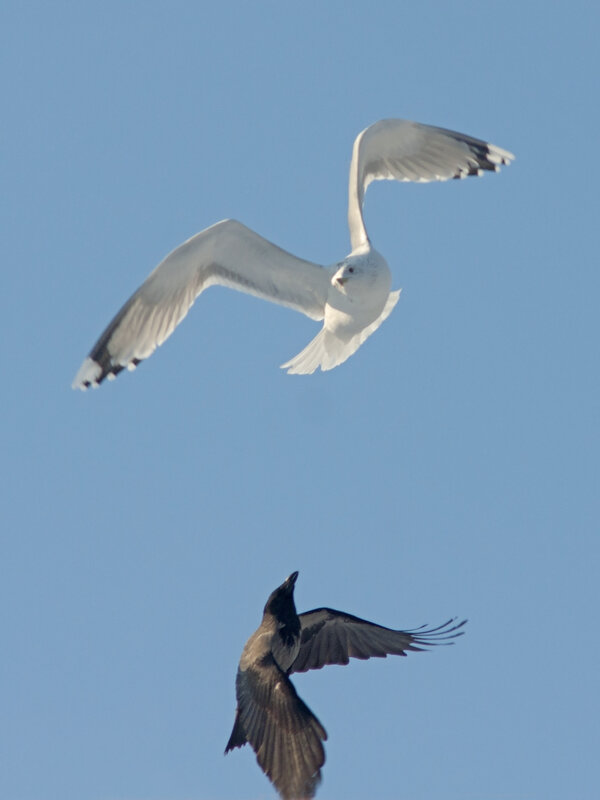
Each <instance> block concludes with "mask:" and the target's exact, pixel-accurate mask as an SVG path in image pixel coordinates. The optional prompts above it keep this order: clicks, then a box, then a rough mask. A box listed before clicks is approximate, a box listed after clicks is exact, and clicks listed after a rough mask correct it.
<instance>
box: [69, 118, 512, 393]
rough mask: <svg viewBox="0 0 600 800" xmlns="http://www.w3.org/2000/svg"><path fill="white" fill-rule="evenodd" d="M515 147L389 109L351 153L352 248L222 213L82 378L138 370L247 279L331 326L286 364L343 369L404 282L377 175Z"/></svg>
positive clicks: (107, 337) (105, 343) (407, 176)
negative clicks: (366, 212) (313, 256)
mask: <svg viewBox="0 0 600 800" xmlns="http://www.w3.org/2000/svg"><path fill="white" fill-rule="evenodd" d="M513 158H514V156H513V154H512V153H509V152H508V151H507V150H502V149H501V148H500V147H496V146H495V145H493V144H489V143H488V142H484V141H482V140H481V139H474V138H472V137H471V136H466V135H465V134H463V133H456V132H455V131H450V130H446V129H444V128H436V127H433V126H430V125H423V124H421V123H418V122H411V121H409V120H404V119H383V120H380V121H379V122H375V123H374V124H373V125H371V126H370V127H368V128H366V129H365V130H364V131H362V133H360V134H359V135H358V136H357V137H356V141H355V142H354V149H353V152H352V161H351V163H350V182H349V188H348V225H349V228H350V242H351V244H352V251H351V253H350V254H349V255H348V256H346V258H344V259H342V261H339V262H337V263H335V264H333V265H331V266H329V267H323V266H321V265H319V264H313V263H312V262H310V261H304V260H303V259H301V258H297V257H296V256H294V255H292V254H291V253H288V252H286V251H285V250H282V249H281V248H279V247H277V246H276V245H274V244H272V243H271V242H269V241H267V239H263V237H262V236H259V235H258V234H257V233H255V232H254V231H252V230H250V228H247V227H246V226H245V225H242V223H241V222H237V221H236V220H233V219H226V220H223V221H222V222H217V223H216V224H215V225H212V226H211V227H210V228H206V229H205V230H203V231H201V232H200V233H197V234H196V235H195V236H192V238H191V239H188V240H187V242H184V243H183V244H182V245H180V246H179V247H177V248H176V249H175V250H173V252H171V253H169V255H168V256H167V257H166V258H165V259H164V261H162V262H161V263H160V264H159V265H158V266H157V267H156V269H155V270H154V271H153V272H151V273H150V275H149V276H148V277H147V278H146V280H145V281H144V283H143V284H142V285H141V286H140V288H139V289H138V290H137V291H136V292H135V293H134V294H133V295H132V296H131V297H130V298H129V300H127V302H126V303H125V305H124V306H123V307H122V308H121V310H120V311H119V312H118V313H117V315H116V316H115V317H114V319H113V320H112V321H111V322H110V323H109V325H108V327H107V328H106V330H105V331H104V333H103V334H102V335H101V336H100V338H99V339H98V341H97V342H96V344H95V345H94V347H93V348H92V350H91V352H90V354H89V355H88V357H87V358H86V359H85V360H84V362H83V364H82V365H81V367H80V368H79V371H78V373H77V375H76V376H75V379H74V381H73V388H74V389H87V388H88V387H89V386H93V387H97V386H99V384H100V383H101V382H102V381H103V380H104V378H106V377H108V378H111V379H112V378H114V377H115V376H116V375H117V374H118V373H119V372H121V370H122V369H124V368H125V367H127V369H129V370H132V369H135V367H136V366H137V365H138V364H139V362H140V361H142V360H143V359H144V358H148V356H149V355H151V354H152V353H153V352H154V350H155V349H156V348H157V347H158V346H159V345H161V344H162V343H163V342H164V341H165V339H167V338H168V337H169V336H170V335H171V334H172V333H173V331H174V330H175V328H176V327H177V325H178V324H179V323H180V322H181V320H182V319H183V318H184V317H185V315H186V314H187V312H188V310H189V308H190V306H191V305H192V304H193V302H194V300H195V299H196V298H197V297H198V295H199V294H200V293H201V292H203V291H204V290H205V289H207V288H208V287H209V286H214V285H220V286H228V287H230V288H231V289H237V290H238V291H241V292H246V293H247V294H253V295H256V296H257V297H262V298H263V299H265V300H270V301H271V302H273V303H279V304H280V305H284V306H289V307H290V308H293V309H295V310H296V311H301V312H302V313H303V314H306V315H307V316H308V317H311V318H312V319H316V320H323V327H322V328H321V330H320V331H319V333H318V334H317V335H316V336H315V338H314V339H313V340H312V341H311V342H310V343H309V344H308V345H307V346H306V347H305V348H304V350H302V351H301V352H300V353H298V355H297V356H295V357H294V358H292V359H291V360H290V361H287V362H286V363H285V364H282V368H284V369H287V371H288V373H292V374H310V373H313V372H314V371H315V370H316V369H317V368H318V367H320V368H321V369H322V370H329V369H333V367H337V366H338V364H341V363H343V362H344V361H346V359H347V358H349V357H350V356H351V355H352V354H353V353H354V352H355V351H356V350H357V349H358V348H359V347H360V345H361V344H362V343H363V342H364V341H365V339H367V337H368V336H370V335H371V334H372V333H373V332H374V331H375V330H377V328H378V327H379V326H380V325H381V323H382V322H383V321H384V320H385V319H386V318H387V317H388V316H389V315H390V313H391V311H392V309H393V308H394V306H395V305H396V303H397V302H398V298H399V296H400V291H391V273H390V270H389V267H388V265H387V263H386V261H385V259H384V258H383V256H382V255H381V254H380V253H378V252H377V250H375V248H374V247H373V246H372V245H371V242H370V240H369V237H368V235H367V231H366V228H365V223H364V219H363V214H362V208H363V200H364V195H365V191H366V189H367V187H368V186H369V184H370V183H371V181H376V180H396V181H415V182H417V183H425V182H428V181H445V180H448V179H449V178H465V177H467V176H468V175H481V174H482V173H483V171H484V170H491V171H494V172H497V171H498V170H499V169H500V166H501V165H502V164H510V162H511V161H512V160H513Z"/></svg>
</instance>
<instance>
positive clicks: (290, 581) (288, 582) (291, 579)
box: [285, 572, 298, 589]
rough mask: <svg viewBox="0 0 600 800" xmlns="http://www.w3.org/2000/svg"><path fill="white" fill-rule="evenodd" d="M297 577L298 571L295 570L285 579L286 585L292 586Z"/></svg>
mask: <svg viewBox="0 0 600 800" xmlns="http://www.w3.org/2000/svg"><path fill="white" fill-rule="evenodd" d="M297 578H298V573H297V572H292V574H291V575H290V577H289V578H287V579H286V581H285V583H286V586H288V587H289V588H290V589H291V588H293V587H294V585H295V583H296V580H297Z"/></svg>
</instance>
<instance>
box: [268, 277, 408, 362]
mask: <svg viewBox="0 0 600 800" xmlns="http://www.w3.org/2000/svg"><path fill="white" fill-rule="evenodd" d="M399 297H400V291H397V292H390V296H389V297H388V299H387V302H386V304H385V307H384V309H383V311H382V312H381V314H380V315H379V316H378V317H377V319H376V320H375V321H374V322H372V323H371V324H370V325H368V326H367V327H366V328H364V329H363V330H362V331H360V333H357V334H356V336H353V337H352V338H351V339H347V340H344V339H340V338H339V337H337V336H336V335H335V333H332V331H329V330H327V328H325V327H324V328H322V329H321V331H319V333H318V334H317V335H316V336H315V338H314V339H313V340H312V341H311V342H309V343H308V345H307V346H306V347H305V348H304V350H302V351H301V352H300V353H298V355H297V356H295V357H294V358H292V359H290V360H289V361H286V362H285V364H282V365H281V369H287V372H288V375H312V373H313V372H314V371H315V370H316V369H317V368H318V367H320V368H321V369H322V370H323V372H326V371H327V370H329V369H333V368H334V367H337V366H339V365H340V364H343V363H344V361H346V359H348V358H350V356H351V355H352V354H353V353H355V352H356V351H357V350H358V348H359V347H360V346H361V344H362V343H363V342H364V341H365V340H366V339H367V338H368V337H369V336H370V335H371V334H372V333H373V332H374V331H376V330H377V328H378V327H379V326H380V325H381V323H382V322H383V321H384V320H385V319H387V318H388V317H389V315H390V314H391V313H392V309H393V308H394V306H395V305H396V303H397V302H398V299H399Z"/></svg>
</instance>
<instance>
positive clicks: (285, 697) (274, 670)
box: [225, 653, 327, 800]
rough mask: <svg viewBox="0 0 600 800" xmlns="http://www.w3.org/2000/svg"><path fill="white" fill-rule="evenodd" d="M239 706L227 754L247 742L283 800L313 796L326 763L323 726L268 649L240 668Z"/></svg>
mask: <svg viewBox="0 0 600 800" xmlns="http://www.w3.org/2000/svg"><path fill="white" fill-rule="evenodd" d="M236 689H237V699H238V709H237V713H236V720H235V724H234V728H233V732H232V734H231V738H230V740H229V742H228V744H227V748H226V750H225V752H226V753H227V752H228V751H229V750H231V749H233V748H234V747H240V746H241V745H243V744H244V743H245V741H248V742H249V743H250V745H251V746H252V749H253V750H254V752H255V753H256V760H257V761H258V763H259V765H260V767H261V769H262V770H263V772H264V773H265V775H267V777H268V778H269V780H270V781H271V782H272V783H273V785H274V786H275V788H276V789H277V791H278V792H279V794H280V795H281V797H282V798H284V800H293V799H294V798H296V799H297V798H309V797H314V794H315V791H316V788H317V786H318V784H319V781H320V779H321V774H320V770H321V767H322V766H323V764H324V763H325V751H324V749H323V744H322V742H323V741H324V740H325V739H327V733H326V732H325V729H324V728H323V726H322V725H321V723H320V722H319V720H318V719H317V718H316V717H315V715H314V714H313V713H312V711H311V710H310V709H309V708H308V706H307V705H306V704H305V703H304V702H303V701H302V700H301V699H300V697H298V694H297V693H296V690H295V689H294V687H293V685H292V683H291V681H290V679H289V678H288V677H287V675H286V674H285V673H284V672H282V671H281V669H280V668H279V667H278V666H277V664H276V662H275V660H274V659H273V656H272V655H271V654H270V653H269V654H267V655H265V656H264V657H263V658H261V659H260V660H259V661H258V662H255V663H254V664H253V665H252V666H251V667H250V668H249V669H246V670H242V669H240V670H238V675H237V680H236Z"/></svg>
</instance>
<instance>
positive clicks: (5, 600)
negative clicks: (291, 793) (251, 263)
mask: <svg viewBox="0 0 600 800" xmlns="http://www.w3.org/2000/svg"><path fill="white" fill-rule="evenodd" d="M599 26H600V12H599V11H598V9H597V8H596V7H595V6H594V4H593V3H583V2H581V3H577V2H575V3H572V4H568V5H567V4H559V3H547V2H516V1H510V0H508V1H507V2H502V3H497V2H488V3H481V2H475V1H473V2H457V3H442V2H421V3H415V2H410V3H409V2H397V0H394V2H373V3H370V4H366V5H365V4H364V3H363V4H348V3H347V2H337V1H335V2H327V3H316V2H305V3H303V4H300V5H294V7H293V8H292V5H290V4H286V3H281V2H278V3H275V2H272V3H271V2H269V3H267V2H253V3H230V4H226V3H221V4H219V3H214V4H210V5H208V4H205V3H200V2H172V1H171V2H169V3H157V2H148V3H144V4H141V3H129V2H118V3H117V2H112V1H111V0H105V1H104V2H102V3H65V2H55V3H47V2H44V3H41V2H31V3H24V2H10V1H9V2H8V3H5V4H4V5H3V8H2V11H0V61H1V64H0V67H1V69H0V84H1V87H0V88H1V97H2V106H3V114H2V117H3V124H2V133H1V152H0V172H1V182H2V192H1V193H0V204H1V209H0V211H1V214H0V226H1V228H2V242H3V253H4V255H3V267H2V270H1V271H0V276H1V277H0V280H1V285H2V296H3V325H4V343H3V347H2V372H3V375H4V388H3V392H2V395H3V401H2V407H3V413H2V422H1V423H0V424H1V425H2V447H1V452H2V455H1V458H2V464H3V466H2V480H1V491H2V494H3V495H4V497H3V499H2V502H1V508H2V512H1V513H2V520H3V521H2V525H1V528H2V532H1V551H0V570H1V573H2V577H1V580H0V608H1V612H0V613H1V615H2V623H1V630H2V633H1V637H2V659H1V662H2V667H1V675H2V680H1V683H0V695H1V696H0V707H1V709H2V711H1V715H0V720H1V721H0V759H1V768H0V796H1V797H3V798H6V799H7V800H192V799H193V800H259V799H261V798H271V797H273V796H274V792H273V791H272V789H271V787H270V785H269V784H268V782H267V781H266V779H265V778H264V776H263V775H262V773H261V772H260V770H259V769H258V767H257V766H256V764H255V761H254V755H253V754H252V752H251V751H250V750H249V748H246V749H245V750H244V751H242V752H240V751H236V752H235V753H233V754H231V755H229V756H228V757H227V758H225V757H224V756H223V749H224V747H225V744H226V742H227V738H228V736H229V733H230V729H231V725H232V722H233V715H234V708H235V696H234V678H235V671H236V667H237V661H238V658H239V654H240V652H241V649H242V647H243V645H244V642H245V640H246V638H247V637H248V635H249V634H250V633H251V632H252V631H253V629H254V628H255V627H256V625H257V624H258V622H259V619H260V614H261V610H262V606H263V604H264V602H265V600H266V597H267V596H268V594H269V592H270V591H271V590H272V589H273V588H274V587H275V586H276V585H277V584H278V583H280V582H281V580H283V579H284V578H285V577H286V576H287V575H288V574H289V573H290V572H291V571H292V570H296V569H297V570H299V571H300V578H299V581H298V585H297V592H296V596H297V601H298V605H299V607H300V608H301V609H305V610H306V609H308V608H313V607H315V606H319V605H329V606H332V607H334V608H340V609H344V610H347V611H350V612H353V613H355V614H358V615H360V616H364V617H366V618H368V619H372V620H375V621H377V622H380V623H382V624H385V625H388V626H393V627H412V626H415V625H419V624H421V623H431V624H433V623H437V622H442V621H444V620H445V619H447V618H448V617H449V616H451V615H459V616H461V617H463V616H466V617H468V618H469V620H470V622H469V626H468V629H467V634H466V635H465V636H464V637H463V638H462V639H461V640H460V641H459V642H458V643H457V645H456V646H455V647H452V648H439V649H438V650H436V651H433V652H431V653H427V654H414V655H411V656H409V657H408V658H406V659H398V658H396V659H387V660H385V661H382V660H373V661H369V662H366V663H359V662H355V663H353V664H351V665H350V666H349V667H344V668H341V667H330V668H329V669H326V670H323V671H320V672H314V673H310V674H307V675H301V676H298V677H297V678H296V680H295V684H296V686H297V688H298V690H299V692H300V694H301V695H302V697H303V698H304V699H305V700H306V702H307V703H308V704H309V706H310V707H311V708H312V709H313V710H314V711H315V713H316V714H317V716H318V717H319V718H320V719H321V721H322V722H323V724H324V725H325V727H326V728H327V731H328V733H329V742H328V743H327V763H326V765H325V770H324V783H323V785H322V787H321V789H320V792H319V795H318V797H319V798H322V800H327V799H329V800H340V798H344V800H364V798H369V797H371V798H373V797H377V798H380V799H381V800H402V799H403V798H406V800H442V799H443V800H559V798H560V799H561V800H563V799H564V798H565V797H571V798H577V800H592V798H596V797H597V791H598V788H597V783H598V781H597V770H596V764H597V759H598V741H599V732H600V731H599V721H598V720H599V718H600V715H599V713H598V712H599V709H598V705H599V703H598V700H599V689H598V661H599V660H600V644H599V643H598V636H597V634H596V631H595V627H594V626H595V624H596V623H597V616H598V575H599V571H600V564H599V560H600V559H599V556H600V544H599V539H598V535H599V530H598V512H599V500H598V496H599V493H598V488H599V487H598V449H599V425H598V422H599V400H600V398H599V388H600V386H599V384H600V378H599V374H600V372H599V367H600V364H599V357H598V351H599V346H598V342H599V325H598V297H599V295H600V269H599V267H598V256H597V252H598V157H597V150H598V144H597V138H598V130H599V129H600V110H599V106H598V74H599V68H600V58H599V55H598V42H597V32H598V30H599ZM389 116H398V117H407V118H409V119H416V120H420V121H423V122H429V123H433V124H437V125H441V126H445V127H450V128H454V129H457V130H460V131H464V132H466V133H469V134H471V135H474V136H478V137H482V138H486V139H489V140H490V141H492V142H494V143H495V144H498V145H499V146H501V147H504V148H507V149H509V150H512V151H513V152H514V153H516V156H517V160H516V162H515V163H514V165H513V166H511V167H510V168H508V169H505V170H503V172H502V173H500V174H499V175H486V176H485V177H484V178H482V179H480V180H468V181H463V182H458V181H453V182H450V183H448V184H444V185H435V186H434V185H427V186H409V185H398V184H387V183H386V184H377V185H373V186H372V187H371V188H370V189H369V192H368V195H367V204H366V217H367V223H368V226H369V232H370V234H371V237H372V239H373V242H374V244H375V246H376V247H377V248H378V250H380V251H381V252H382V253H383V254H384V255H385V256H386V258H387V260H388V262H389V264H390V267H391V269H392V272H393V276H394V280H393V283H394V288H399V287H402V288H403V293H402V297H401V299H400V302H399V304H398V306H397V307H396V309H395V311H394V312H393V314H392V316H391V317H390V319H389V320H388V321H387V322H385V323H384V325H383V326H382V328H381V329H380V330H379V331H378V332H377V333H376V334H375V335H374V336H373V337H372V338H371V339H370V340H369V341H368V342H367V343H366V344H365V345H364V346H363V347H362V348H361V349H360V350H359V351H358V353H357V354H356V355H355V356H354V357H353V358H352V359H351V360H350V361H348V362H347V363H346V364H344V365H343V366H342V367H340V368H338V369H336V370H334V371H333V372H331V373H326V374H322V373H318V374H315V375H314V376H312V377H308V378H302V377H290V376H287V375H285V374H284V372H282V371H281V370H279V369H278V365H279V364H280V363H282V362H283V361H285V360H287V359H288V358H290V357H291V356H292V355H294V354H296V353H297V352H298V351H299V350H300V349H301V348H302V347H303V346H304V345H305V344H306V343H307V342H308V341H309V339H311V338H312V337H313V335H314V334H315V333H316V331H317V330H318V327H317V325H316V324H315V323H314V322H311V321H310V320H308V319H306V318H304V317H301V316H300V315H298V314H295V313H294V312H292V311H290V310H287V309H282V308H278V307H276V306H273V305H270V304H267V303H264V302H261V301H259V300H255V299H252V298H249V297H247V296H244V295H240V294H236V293H235V292H231V291H227V290H223V289H213V290H210V292H207V293H206V294H205V295H203V296H202V297H201V298H200V300H199V301H198V303H197V304H196V306H195V307H194V309H193V311H192V313H191V314H190V316H189V317H188V319H187V320H186V321H185V323H184V325H183V326H182V327H181V328H180V329H178V331H177V332H176V334H175V335H174V336H173V337H172V339H170V340H169V341H168V342H167V343H166V344H165V345H164V346H163V347H162V348H161V349H160V350H158V351H157V353H156V354H155V355H154V356H153V357H152V359H151V360H150V361H148V362H146V363H145V364H143V365H142V366H141V367H140V368H139V369H138V370H137V372H136V373H134V374H133V375H129V374H125V375H123V376H121V377H120V378H119V379H118V380H117V381H116V382H114V383H110V384H108V383H107V384H104V385H103V386H102V387H101V389H100V390H98V391H96V392H88V393H87V394H85V395H84V394H81V393H79V392H77V393H76V392H73V391H71V389H70V383H71V380H72V378H73V376H74V374H75V372H76V370H77V368H78V367H79V364H80V362H81V360H82V359H83V357H84V356H85V355H86V353H87V352H88V350H89V348H90V347H91V345H92V344H93V342H94V340H95V338H96V337H97V335H98V334H99V333H100V332H101V330H102V328H103V327H104V325H105V324H106V323H107V322H108V320H109V319H110V317H111V316H112V314H113V313H114V312H115V311H116V310H117V309H118V307H119V306H120V304H121V303H122V302H123V301H124V300H125V299H126V298H127V297H128V295H129V294H130V293H131V292H132V291H133V290H134V289H135V288H136V286H137V285H138V284H139V283H140V282H141V280H142V279H143V278H144V277H145V276H146V275H147V273H148V272H149V271H150V270H151V269H152V268H153V267H154V266H155V265H156V264H157V263H158V261H160V259H161V258H162V257H163V256H164V255H165V254H166V253H167V252H168V251H169V250H171V249H172V248H173V247H175V246H176V245H177V244H179V243H180V242H182V241H183V240H184V239H185V238H187V237H188V236H190V235H192V234H194V233H195V232H197V231H199V230H201V229H202V228H204V227H207V226H208V225H210V224H212V223H214V222H216V221H217V220H220V219H223V218H224V217H235V218H237V219H239V220H241V221H243V222H244V223H245V224H247V225H249V226H250V227H252V228H254V229H255V230H256V231H258V232H259V233H261V234H262V235H263V236H266V237H267V238H269V239H271V240H272V241H274V242H276V243H277V244H279V245H280V246H282V247H284V248H286V249H288V250H291V251H292V252H293V253H296V254H297V255H299V256H303V257H305V258H309V259H313V260H315V261H318V262H320V263H324V264H326V263H330V262H333V261H335V260H337V259H339V258H341V257H342V256H344V255H345V254H346V253H347V252H348V249H349V240H348V232H347V226H346V191H347V179H348V165H349V160H350V153H351V147H352V142H353V140H354V137H355V135H356V134H357V133H358V132H359V131H360V130H361V129H362V128H364V127H365V126H366V125H368V124H369V123H371V122H374V121H375V120H377V119H379V118H382V117H389Z"/></svg>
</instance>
